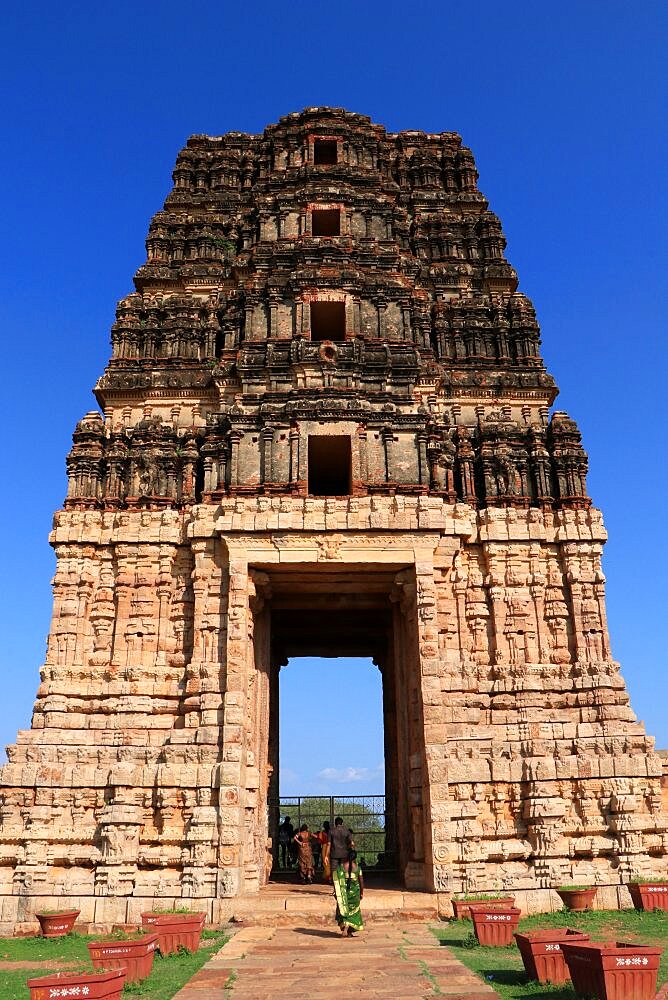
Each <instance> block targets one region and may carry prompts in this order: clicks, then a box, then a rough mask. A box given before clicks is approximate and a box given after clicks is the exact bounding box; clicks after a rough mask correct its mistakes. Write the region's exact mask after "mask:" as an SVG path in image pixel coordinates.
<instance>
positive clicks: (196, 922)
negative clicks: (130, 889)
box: [141, 913, 206, 955]
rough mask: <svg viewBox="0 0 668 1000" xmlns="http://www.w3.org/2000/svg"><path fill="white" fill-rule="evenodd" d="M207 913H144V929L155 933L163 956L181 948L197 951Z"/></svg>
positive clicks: (142, 919)
mask: <svg viewBox="0 0 668 1000" xmlns="http://www.w3.org/2000/svg"><path fill="white" fill-rule="evenodd" d="M205 920H206V913H142V915H141V923H142V927H147V928H148V929H149V930H152V931H155V932H156V933H157V935H158V948H159V949H160V954H161V955H171V954H172V952H174V951H178V950H179V948H185V949H186V951H197V949H198V948H199V939H200V937H201V936H202V929H203V927H204V921H205Z"/></svg>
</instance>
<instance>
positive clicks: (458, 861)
mask: <svg viewBox="0 0 668 1000" xmlns="http://www.w3.org/2000/svg"><path fill="white" fill-rule="evenodd" d="M173 176H174V187H173V189H172V191H171V192H170V194H169V195H168V197H167V200H166V202H165V206H164V208H163V210H162V211H160V212H158V213H157V214H156V215H155V216H154V218H153V220H152V222H151V225H150V229H149V234H148V240H147V251H148V256H147V260H146V263H145V264H144V265H143V266H142V267H140V269H139V271H138V272H137V274H136V277H135V288H136V290H135V291H134V292H133V293H132V294H130V295H128V296H127V298H124V299H122V300H121V302H120V303H119V306H118V311H117V319H116V322H115V324H114V326H113V328H112V338H111V339H112V356H111V359H110V361H109V364H108V366H107V369H106V371H105V372H104V374H103V375H102V377H101V378H100V380H99V382H98V384H97V386H96V387H95V396H96V399H97V402H98V404H99V407H100V410H99V411H98V410H95V411H92V412H90V413H87V414H86V415H85V416H84V417H83V419H82V420H81V421H80V422H79V424H78V425H77V427H76V429H75V432H74V446H73V448H72V451H71V452H70V454H69V456H68V459H67V472H68V479H69V484H68V489H67V498H66V499H65V502H64V507H63V509H62V510H61V511H59V512H58V513H57V515H56V518H55V524H54V529H53V533H52V535H51V542H52V544H53V546H54V548H55V552H56V555H57V570H56V575H55V579H54V612H53V622H52V626H51V632H50V635H49V642H48V651H47V655H46V661H45V663H44V665H43V667H42V669H41V684H40V687H39V691H38V695H37V702H36V705H35V710H34V716H33V721H32V728H31V729H30V730H27V731H24V732H20V733H19V734H18V737H17V742H16V744H15V745H13V746H11V747H10V748H9V749H8V756H9V763H8V764H7V765H6V766H4V767H3V769H2V771H1V773H0V781H1V783H2V787H1V789H0V907H1V910H0V927H4V928H8V927H13V926H14V925H15V924H17V923H20V922H21V921H24V920H26V919H28V918H29V916H30V915H31V914H32V913H34V911H35V909H36V908H38V904H40V905H46V906H58V905H59V903H62V901H63V897H67V900H68V903H70V904H71V905H76V906H77V907H78V908H80V909H81V911H82V919H88V920H93V919H94V920H95V921H97V922H98V923H100V922H105V921H108V922H111V921H121V922H122V921H125V920H136V919H137V916H138V914H139V913H140V912H141V911H142V910H145V909H147V908H150V907H151V906H152V905H153V904H154V903H156V902H157V903H158V904H159V905H170V904H172V903H174V902H175V901H176V902H177V903H182V902H183V901H184V900H187V901H191V902H192V903H193V905H195V904H196V908H197V909H200V910H201V909H207V911H208V913H209V917H210V918H211V919H213V920H219V919H222V918H223V917H225V916H226V915H229V913H230V912H231V907H233V901H234V898H235V897H237V896H239V895H242V894H248V893H254V892H256V891H257V890H258V889H259V888H260V887H261V886H262V885H263V884H264V883H265V881H266V879H267V877H268V872H269V870H270V868H271V860H272V852H273V850H274V848H275V843H274V840H275V820H276V818H275V816H274V815H273V811H272V809H271V808H270V806H269V803H271V802H273V801H275V800H276V797H277V795H278V748H279V740H280V734H279V731H278V728H279V727H278V670H279V668H280V666H281V665H282V664H284V663H285V662H286V659H287V658H289V657H290V656H294V655H306V654H310V655H325V656H331V657H336V656H346V655H357V656H372V657H374V659H375V662H376V663H377V665H378V667H379V669H380V670H381V672H382V677H383V709H384V725H385V751H386V753H385V764H386V796H387V836H388V841H389V842H391V843H392V846H393V850H394V857H395V859H396V868H397V877H398V879H399V880H400V882H401V883H402V884H404V885H406V886H407V887H409V888H422V889H425V890H427V891H431V892H437V893H439V894H444V896H443V898H444V899H447V896H448V894H449V893H454V892H462V891H464V892H466V891H493V890H504V891H512V892H513V893H515V895H516V897H517V899H518V900H520V901H522V905H523V906H525V907H528V908H531V909H534V910H536V909H547V908H549V906H550V903H549V897H550V893H551V892H552V887H553V886H555V885H558V884H562V883H573V882H575V883H586V884H595V885H597V886H598V887H599V895H598V898H599V901H600V905H609V906H615V905H618V904H619V903H620V902H624V900H625V899H626V896H625V893H626V889H625V888H624V884H625V883H626V882H628V881H629V879H630V878H631V877H632V876H639V875H642V876H646V875H652V874H654V875H657V874H661V873H665V871H666V851H667V849H668V825H667V820H666V816H665V814H664V813H663V812H662V810H661V788H660V783H661V761H660V758H659V757H658V756H657V755H656V754H655V752H654V750H653V742H652V740H651V739H650V738H648V737H647V736H646V735H645V732H644V729H643V727H642V725H641V724H640V723H639V722H638V721H637V720H636V718H635V716H634V714H633V712H632V710H631V708H630V705H629V699H628V696H627V693H626V690H625V687H624V682H623V680H622V678H621V676H620V673H619V669H618V665H617V664H616V663H615V662H614V660H613V659H612V655H611V651H610V647H609V640H608V630H607V625H606V617H605V597H604V579H603V575H602V573H601V550H602V546H603V543H604V541H605V537H606V536H605V530H604V528H603V524H602V520H601V515H600V513H599V511H598V510H596V509H595V508H594V507H592V504H591V500H590V499H589V497H588V495H587V487H586V481H585V477H586V471H587V457H586V455H585V452H584V450H583V448H582V444H581V440H580V434H579V432H578V429H577V426H576V424H575V423H574V421H573V420H572V419H571V418H570V417H568V416H567V415H566V414H565V413H563V412H560V411H554V412H552V414H551V415H550V407H551V405H552V403H553V401H554V399H555V397H556V395H557V390H556V388H555V385H554V381H553V379H552V378H551V377H550V375H549V374H548V373H547V372H546V370H545V367H544V365H543V361H542V359H541V356H540V339H539V329H538V324H537V322H536V317H535V314H534V310H533V307H532V305H531V303H530V301H529V300H528V299H527V298H526V296H525V295H523V294H522V293H521V292H518V291H517V284H518V282H517V276H516V274H515V272H514V271H513V268H512V267H511V266H510V264H509V263H508V262H507V261H506V260H505V258H504V248H505V241H504V237H503V233H502V231H501V225H500V223H499V220H498V218H497V217H496V216H495V215H494V214H493V213H492V212H491V211H490V209H489V207H488V204H487V201H486V199H485V197H484V196H483V195H482V194H481V193H480V191H479V190H478V188H477V172H476V169H475V165H474V161H473V157H472V155H471V152H470V151H469V150H468V149H467V148H466V147H464V146H463V145H462V143H461V139H460V137H459V136H458V135H456V134H455V133H452V132H445V133H441V134H439V135H427V134H425V133H423V132H400V133H398V134H388V133H387V132H386V131H385V129H384V128H383V127H382V126H380V125H375V124H373V123H372V122H371V121H370V120H369V119H368V118H366V117H364V116H363V115H357V114H351V113H348V112H346V111H343V110H341V109H328V108H309V109H306V110H305V111H303V112H301V113H299V114H291V115H288V116H287V117H285V118H282V119H281V120H280V121H279V122H278V124H276V125H272V126H270V127H268V128H267V129H266V130H265V131H264V133H263V134H262V135H246V134H243V133H240V132H232V133H229V134H227V135H223V136H219V137H210V136H194V137H192V138H191V139H189V140H188V143H187V145H186V147H185V149H183V150H182V151H181V153H180V154H179V156H178V159H177V162H176V168H175V171H174V175H173ZM583 377H585V376H584V375H583ZM336 690H337V682H336V660H335V659H334V660H332V667H331V670H330V671H329V672H327V673H326V674H324V675H323V694H324V693H326V692H327V691H330V692H332V694H334V693H335V692H336Z"/></svg>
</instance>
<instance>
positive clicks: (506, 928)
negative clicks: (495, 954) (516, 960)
mask: <svg viewBox="0 0 668 1000" xmlns="http://www.w3.org/2000/svg"><path fill="white" fill-rule="evenodd" d="M470 909H471V918H472V920H473V930H474V933H475V936H476V937H477V939H478V942H479V943H480V944H486V945H494V946H496V947H505V946H506V945H508V944H512V940H513V932H514V931H516V930H517V927H518V925H519V922H520V910H519V907H517V906H487V904H486V903H471V904H470Z"/></svg>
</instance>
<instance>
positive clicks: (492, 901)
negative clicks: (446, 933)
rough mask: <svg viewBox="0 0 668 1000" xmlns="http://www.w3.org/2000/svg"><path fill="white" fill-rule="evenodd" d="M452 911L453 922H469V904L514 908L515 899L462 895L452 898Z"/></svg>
mask: <svg viewBox="0 0 668 1000" xmlns="http://www.w3.org/2000/svg"><path fill="white" fill-rule="evenodd" d="M451 902H452V910H453V913H454V916H455V920H470V919H471V903H475V904H476V905H477V904H478V903H481V904H483V905H484V906H514V905H515V897H514V896H486V895H484V894H481V895H478V896H476V895H470V896H469V895H466V896H464V895H462V896H457V897H453V898H452V900H451Z"/></svg>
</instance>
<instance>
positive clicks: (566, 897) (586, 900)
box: [557, 886, 596, 913]
mask: <svg viewBox="0 0 668 1000" xmlns="http://www.w3.org/2000/svg"><path fill="white" fill-rule="evenodd" d="M557 895H558V896H559V898H560V899H561V901H562V903H563V904H564V906H566V907H567V908H568V909H569V910H575V912H576V913H579V912H582V910H593V908H594V896H595V895H596V886H594V887H593V888H592V889H557Z"/></svg>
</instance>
